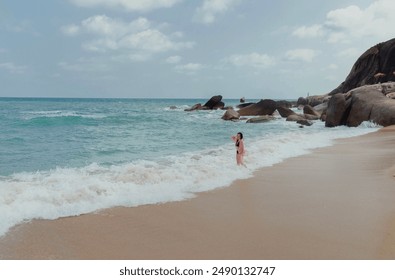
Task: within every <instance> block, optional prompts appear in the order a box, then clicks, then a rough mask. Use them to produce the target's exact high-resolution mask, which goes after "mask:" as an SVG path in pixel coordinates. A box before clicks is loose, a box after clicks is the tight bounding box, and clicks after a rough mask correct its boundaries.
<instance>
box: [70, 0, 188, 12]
mask: <svg viewBox="0 0 395 280" xmlns="http://www.w3.org/2000/svg"><path fill="white" fill-rule="evenodd" d="M70 1H71V2H72V3H73V4H75V5H77V6H80V7H86V8H94V7H107V8H117V9H124V10H127V11H137V12H148V11H151V10H154V9H159V8H170V7H172V6H174V5H175V4H177V3H179V2H181V1H182V0H70Z"/></svg>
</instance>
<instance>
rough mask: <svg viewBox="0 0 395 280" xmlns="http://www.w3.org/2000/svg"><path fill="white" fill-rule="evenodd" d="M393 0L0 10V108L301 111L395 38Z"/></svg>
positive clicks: (72, 2) (154, 1)
mask: <svg viewBox="0 0 395 280" xmlns="http://www.w3.org/2000/svg"><path fill="white" fill-rule="evenodd" d="M394 15H395V1H394V0H331V1H316V0H298V1H294V0H276V1H274V0H271V1H269V0H63V1H61V0H35V1H21V0H0V84H1V88H0V97H73V98H74V97H83V98H89V97H98V98H100V97H104V98H207V97H211V96H213V95H217V94H221V95H222V96H223V97H224V98H240V97H245V98H246V99H247V100H248V99H261V98H262V99H264V98H272V99H295V98H298V97H300V96H306V95H307V94H309V95H315V94H325V93H327V92H329V91H331V90H332V89H334V88H336V87H337V86H338V85H339V84H340V83H341V82H342V81H344V79H345V78H346V76H347V74H348V73H349V72H350V70H351V67H352V65H353V64H354V62H355V61H356V60H357V58H358V57H359V56H360V55H361V54H362V53H363V52H364V51H366V50H367V49H368V48H370V47H372V46H374V45H376V44H378V43H380V42H384V41H387V40H389V39H392V38H394V37H395V29H394V26H395V16H394Z"/></svg>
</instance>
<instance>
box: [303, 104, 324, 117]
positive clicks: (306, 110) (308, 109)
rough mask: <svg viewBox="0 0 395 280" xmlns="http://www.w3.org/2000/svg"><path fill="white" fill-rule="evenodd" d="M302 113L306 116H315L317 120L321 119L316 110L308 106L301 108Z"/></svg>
mask: <svg viewBox="0 0 395 280" xmlns="http://www.w3.org/2000/svg"><path fill="white" fill-rule="evenodd" d="M303 113H304V114H308V115H313V116H317V117H318V118H319V117H321V114H320V113H318V112H317V111H316V110H314V109H313V107H311V106H310V105H305V106H304V107H303Z"/></svg>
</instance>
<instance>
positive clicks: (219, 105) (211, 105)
mask: <svg viewBox="0 0 395 280" xmlns="http://www.w3.org/2000/svg"><path fill="white" fill-rule="evenodd" d="M221 100H222V96H221V95H215V96H213V97H211V98H210V99H209V100H208V101H207V102H206V103H205V104H204V105H203V106H202V104H201V103H198V104H195V105H193V106H192V107H191V108H188V109H185V110H184V111H187V112H190V111H195V110H217V109H224V108H225V103H224V102H222V101H221Z"/></svg>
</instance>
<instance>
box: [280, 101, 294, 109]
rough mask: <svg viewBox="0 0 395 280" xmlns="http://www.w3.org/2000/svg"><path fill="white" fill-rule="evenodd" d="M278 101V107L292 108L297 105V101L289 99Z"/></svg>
mask: <svg viewBox="0 0 395 280" xmlns="http://www.w3.org/2000/svg"><path fill="white" fill-rule="evenodd" d="M276 103H277V107H283V108H292V107H294V106H296V102H294V101H293V102H291V101H288V100H279V101H276Z"/></svg>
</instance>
